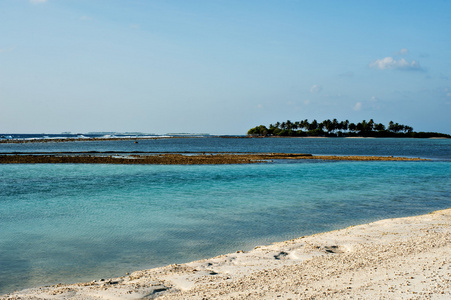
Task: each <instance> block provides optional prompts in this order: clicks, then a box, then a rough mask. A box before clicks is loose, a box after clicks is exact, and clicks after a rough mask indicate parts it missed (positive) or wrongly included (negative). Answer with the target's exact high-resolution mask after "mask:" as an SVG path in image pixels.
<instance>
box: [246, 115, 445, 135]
mask: <svg viewBox="0 0 451 300" xmlns="http://www.w3.org/2000/svg"><path fill="white" fill-rule="evenodd" d="M247 134H248V135H251V136H297V137H300V136H323V137H412V138H431V137H442V138H451V136H450V135H448V134H444V133H437V132H415V131H413V128H412V127H410V126H407V125H402V124H398V123H394V122H393V121H390V123H389V124H388V126H385V125H384V124H382V123H375V122H374V121H373V119H371V120H369V121H365V120H363V121H362V122H359V123H357V124H355V123H350V122H349V121H348V120H346V121H341V122H339V121H337V119H333V120H332V121H331V120H325V121H322V122H321V123H319V122H317V121H316V120H313V121H312V122H309V121H308V120H307V119H306V120H304V121H296V122H291V121H290V120H287V121H286V122H282V123H280V122H277V123H275V124H270V125H269V127H266V126H264V125H260V126H256V127H254V128H251V129H249V131H248V132H247Z"/></svg>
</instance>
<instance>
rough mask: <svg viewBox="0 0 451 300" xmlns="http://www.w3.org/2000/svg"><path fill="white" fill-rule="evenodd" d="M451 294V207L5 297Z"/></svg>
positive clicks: (399, 296) (441, 296) (410, 296)
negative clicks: (189, 261)
mask: <svg viewBox="0 0 451 300" xmlns="http://www.w3.org/2000/svg"><path fill="white" fill-rule="evenodd" d="M68 298H69V299H143V298H144V299H154V298H158V299H218V298H219V299H451V209H447V210H442V211H437V212H434V213H431V214H427V215H423V216H417V217H408V218H400V219H388V220H382V221H378V222H374V223H370V224H365V225H359V226H354V227H349V228H346V229H343V230H337V231H332V232H326V233H321V234H316V235H313V236H307V237H301V238H298V239H295V240H291V241H286V242H282V243H276V244H273V245H270V246H261V247H256V248H255V249H253V250H252V251H249V252H241V251H239V252H237V253H232V254H227V255H222V256H218V257H214V258H210V259H205V260H201V261H195V262H191V263H187V264H183V265H171V266H167V267H163V268H156V269H151V270H146V271H138V272H134V273H132V274H131V275H129V276H126V277H120V278H114V279H110V280H105V281H93V282H89V283H81V284H72V285H56V286H51V287H42V288H34V289H28V290H23V291H20V292H16V293H13V294H10V295H6V296H4V297H3V298H2V299H68Z"/></svg>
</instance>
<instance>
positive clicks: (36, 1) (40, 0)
mask: <svg viewBox="0 0 451 300" xmlns="http://www.w3.org/2000/svg"><path fill="white" fill-rule="evenodd" d="M29 1H30V3H33V4H39V3H45V2H47V0H29Z"/></svg>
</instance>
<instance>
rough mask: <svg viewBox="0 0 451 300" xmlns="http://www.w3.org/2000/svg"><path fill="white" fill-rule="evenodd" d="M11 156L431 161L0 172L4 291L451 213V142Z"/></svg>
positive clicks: (327, 142) (257, 142)
mask: <svg viewBox="0 0 451 300" xmlns="http://www.w3.org/2000/svg"><path fill="white" fill-rule="evenodd" d="M138 141H139V142H138V143H134V140H125V141H124V140H105V141H85V140H79V141H75V142H64V143H55V142H46V143H24V144H0V153H12V152H49V153H51V152H81V151H98V152H102V151H120V152H130V153H133V152H154V153H158V152H168V151H172V152H286V153H312V154H330V155H382V156H391V155H393V156H407V157H421V158H428V159H430V160H429V161H415V162H406V161H400V162H391V161H371V162H352V161H314V160H307V161H302V160H301V161H274V162H272V163H262V164H251V165H183V166H182V165H85V164H79V165H76V164H24V165H0V228H1V230H0V266H1V267H0V294H4V293H8V292H11V291H14V290H17V289H24V288H28V287H35V286H41V285H50V284H56V283H73V282H82V281H91V280H98V279H101V278H109V277H118V276H122V275H125V274H126V273H128V272H132V271H135V270H140V269H147V268H153V267H159V266H164V265H168V264H173V263H184V262H188V261H192V260H198V259H203V258H207V257H212V256H216V255H220V254H225V253H229V252H235V251H237V250H244V251H246V250H250V249H252V248H254V247H255V246H257V245H262V244H270V243H272V242H277V241H283V240H288V239H292V238H296V237H299V236H303V235H309V234H313V233H318V232H323V231H329V230H335V229H340V228H345V227H348V226H351V225H356V224H361V223H367V222H371V221H376V220H379V219H385V218H394V217H402V216H410V215H419V214H424V213H428V212H431V211H434V210H438V209H444V208H449V207H451V140H449V139H345V138H328V139H321V138H316V139H313V138H271V139H263V138H254V139H248V138H224V137H222V138H221V137H198V138H190V137H185V138H174V139H162V138H160V139H153V140H144V139H138Z"/></svg>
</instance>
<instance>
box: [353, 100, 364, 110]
mask: <svg viewBox="0 0 451 300" xmlns="http://www.w3.org/2000/svg"><path fill="white" fill-rule="evenodd" d="M353 109H354V110H355V111H357V110H361V109H362V102H357V103H356V104H355V105H354V108H353Z"/></svg>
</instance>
